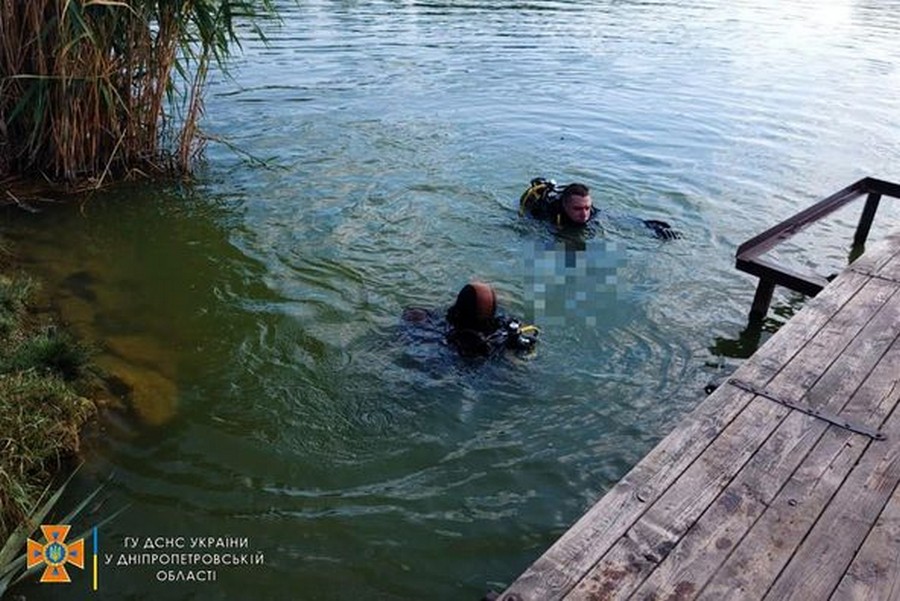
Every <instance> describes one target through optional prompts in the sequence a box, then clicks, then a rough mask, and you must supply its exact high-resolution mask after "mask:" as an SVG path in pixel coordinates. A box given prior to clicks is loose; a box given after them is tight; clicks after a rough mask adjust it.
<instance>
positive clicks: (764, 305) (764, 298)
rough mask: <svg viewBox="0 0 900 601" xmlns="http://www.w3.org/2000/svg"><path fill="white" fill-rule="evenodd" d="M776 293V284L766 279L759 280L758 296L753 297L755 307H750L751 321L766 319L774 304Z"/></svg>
mask: <svg viewBox="0 0 900 601" xmlns="http://www.w3.org/2000/svg"><path fill="white" fill-rule="evenodd" d="M774 292H775V282H773V281H772V280H769V279H765V278H759V284H758V285H757V286H756V294H755V295H754V296H753V305H751V306H750V321H751V322H752V321H755V320H759V321H762V320H763V319H765V317H766V314H767V313H768V312H769V305H770V304H772V293H774Z"/></svg>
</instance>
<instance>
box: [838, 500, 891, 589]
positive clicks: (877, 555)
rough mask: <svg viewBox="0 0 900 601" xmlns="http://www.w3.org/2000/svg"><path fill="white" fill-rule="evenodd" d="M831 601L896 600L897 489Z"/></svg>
mask: <svg viewBox="0 0 900 601" xmlns="http://www.w3.org/2000/svg"><path fill="white" fill-rule="evenodd" d="M831 599H832V600H834V601H839V600H840V601H844V600H853V601H874V600H878V601H898V600H900V487H898V488H895V489H894V494H893V495H891V500H890V501H889V502H888V504H887V506H886V507H885V508H884V511H883V512H882V514H881V517H879V518H878V522H877V523H876V524H875V527H874V528H873V529H872V531H871V532H869V536H868V537H867V538H866V541H865V542H864V543H863V546H862V548H861V549H860V550H859V554H857V556H856V558H855V559H854V560H853V563H852V564H850V568H849V569H848V570H847V573H846V574H845V575H844V578H843V579H842V580H841V582H840V584H839V585H838V587H837V589H835V591H834V594H833V595H832V596H831Z"/></svg>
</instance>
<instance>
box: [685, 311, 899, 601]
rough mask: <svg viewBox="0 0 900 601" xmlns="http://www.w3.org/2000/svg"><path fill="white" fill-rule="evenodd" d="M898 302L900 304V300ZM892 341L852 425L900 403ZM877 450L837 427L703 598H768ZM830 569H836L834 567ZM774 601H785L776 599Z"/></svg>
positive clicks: (862, 392)
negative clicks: (854, 472)
mask: <svg viewBox="0 0 900 601" xmlns="http://www.w3.org/2000/svg"><path fill="white" fill-rule="evenodd" d="M893 300H894V301H895V302H896V301H897V300H898V297H897V296H895V297H894V298H893ZM895 310H896V309H895V308H893V309H892V312H893V311H895ZM887 335H894V336H895V340H894V342H893V343H892V346H891V349H890V350H889V351H888V353H887V354H885V355H884V357H881V355H876V357H875V358H873V361H874V360H875V359H877V358H879V357H880V358H881V361H880V362H879V363H878V365H877V366H876V368H875V370H873V371H872V373H871V374H870V376H869V377H868V378H867V379H866V381H865V382H864V383H863V385H862V386H861V387H860V389H859V390H858V391H857V393H856V394H855V395H854V397H853V398H852V399H851V404H850V405H849V407H848V409H847V411H845V412H844V415H845V416H847V417H848V418H850V419H855V420H863V421H867V422H868V424H869V425H873V424H877V423H878V422H879V421H880V420H881V419H882V418H883V417H884V416H885V415H888V414H889V413H890V412H891V411H892V410H893V408H894V406H895V405H896V403H897V398H896V395H895V394H894V391H895V389H896V386H897V382H898V377H900V374H898V370H897V368H896V366H897V365H898V361H900V349H898V347H900V342H898V341H897V340H896V335H897V326H894V327H893V328H892V331H891V332H889V333H888V334H887ZM897 434H900V430H898V431H897V432H892V435H893V437H894V438H900V437H898V436H897ZM889 436H890V435H889ZM877 444H883V443H871V442H870V441H869V439H866V438H863V437H861V436H858V435H852V434H850V433H849V432H848V431H846V430H842V429H839V428H836V427H831V428H830V429H829V430H828V432H827V433H826V435H825V436H824V437H823V439H822V441H821V442H820V443H819V444H817V445H816V447H815V449H814V450H813V451H812V452H811V453H810V454H809V455H808V456H807V457H806V459H805V460H804V462H803V464H802V465H801V467H800V468H799V469H798V470H797V471H796V472H795V473H794V474H793V475H792V476H791V478H790V480H789V481H788V482H787V484H786V485H785V486H784V488H783V489H782V490H781V491H780V492H779V494H778V495H777V496H776V497H775V499H773V500H772V502H771V504H770V506H769V507H768V508H767V509H766V510H765V512H764V514H763V516H762V517H761V518H760V519H759V520H758V521H757V522H756V523H755V524H754V525H753V527H752V530H751V531H750V532H749V533H748V534H747V535H746V536H745V538H744V539H743V540H742V541H741V542H740V544H739V545H738V547H737V548H736V549H735V550H734V551H733V552H732V553H731V555H730V556H729V557H728V558H727V560H726V561H725V562H724V563H723V565H722V566H721V568H720V569H719V570H718V571H717V573H716V574H715V576H714V578H713V579H712V580H711V581H710V582H709V583H708V584H707V586H706V588H705V589H704V590H703V594H702V595H701V596H700V598H702V599H716V600H718V599H756V598H760V597H761V596H762V595H763V594H765V593H766V591H767V589H768V587H769V584H770V583H771V582H773V580H775V578H776V577H777V576H778V574H779V572H780V571H781V570H782V569H783V567H784V566H785V565H786V564H787V563H788V561H789V560H790V561H793V560H792V559H791V557H792V554H793V553H794V552H795V551H796V549H797V547H798V545H800V544H801V541H803V540H804V537H806V536H807V535H808V533H809V531H810V529H811V528H812V527H813V525H814V524H815V522H816V520H817V519H819V518H820V515H821V514H822V513H823V511H825V507H826V505H827V504H828V502H829V501H831V500H832V497H833V496H834V494H835V491H837V490H838V488H839V487H840V486H841V485H842V484H843V483H845V481H846V480H845V479H846V478H848V477H849V476H848V474H849V473H850V470H851V469H854V466H855V465H856V464H857V460H858V459H859V456H860V455H861V454H862V452H863V451H864V450H865V449H866V448H868V447H869V446H870V445H877ZM824 569H826V570H829V571H830V570H833V569H835V568H834V567H833V566H830V565H829V566H826V567H824ZM826 596H827V594H826V595H824V596H818V597H817V596H812V597H807V598H825V597H826ZM801 597H802V594H801ZM772 598H773V599H780V598H781V597H779V596H778V594H776V595H774V596H773V597H772Z"/></svg>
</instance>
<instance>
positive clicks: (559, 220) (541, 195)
mask: <svg viewBox="0 0 900 601" xmlns="http://www.w3.org/2000/svg"><path fill="white" fill-rule="evenodd" d="M519 212H520V213H525V212H527V213H528V214H530V215H531V216H532V217H536V218H538V219H545V220H547V221H550V222H551V223H554V224H556V225H557V226H560V227H587V226H589V224H590V223H591V222H592V221H593V220H595V219H596V217H597V214H598V213H599V211H598V210H597V208H596V207H595V206H594V204H593V201H592V199H591V190H590V188H588V187H587V186H586V185H584V184H581V183H572V184H569V185H567V186H564V187H563V188H558V187H557V186H556V183H555V182H554V181H553V180H546V179H544V178H540V177H537V178H534V179H533V180H531V185H530V186H529V187H528V189H527V190H526V191H525V192H524V193H523V194H522V197H521V198H520V199H519ZM640 221H641V223H643V225H644V226H645V227H647V228H649V229H650V230H651V231H652V232H653V235H654V236H656V237H657V238H659V239H661V240H674V239H676V238H681V237H682V236H681V233H680V232H678V231H675V230H673V229H672V226H671V225H669V224H668V223H666V222H665V221H659V220H657V219H641V220H640Z"/></svg>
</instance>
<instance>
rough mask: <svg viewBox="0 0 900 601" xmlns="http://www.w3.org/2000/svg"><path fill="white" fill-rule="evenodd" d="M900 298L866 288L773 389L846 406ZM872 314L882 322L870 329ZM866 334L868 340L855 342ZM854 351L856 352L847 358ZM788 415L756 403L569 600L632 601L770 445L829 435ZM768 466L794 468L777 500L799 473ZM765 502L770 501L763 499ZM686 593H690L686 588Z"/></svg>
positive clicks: (884, 289)
mask: <svg viewBox="0 0 900 601" xmlns="http://www.w3.org/2000/svg"><path fill="white" fill-rule="evenodd" d="M867 290H868V291H867ZM895 291H896V287H895V286H893V285H890V284H887V283H885V282H877V281H874V282H872V283H871V284H869V285H867V287H866V288H864V289H863V290H862V291H860V293H858V294H857V297H858V302H857V304H855V305H852V306H850V305H848V306H845V307H843V308H842V309H841V310H840V311H839V312H838V313H837V314H835V316H834V317H833V318H832V320H831V321H830V322H829V323H828V324H826V326H825V327H824V328H823V329H822V330H821V331H820V332H819V334H818V336H817V337H816V339H814V340H813V341H811V342H810V343H809V344H808V345H806V346H805V347H804V348H803V349H802V350H801V352H800V353H798V354H797V355H795V356H794V357H793V358H792V359H791V361H790V362H789V363H788V364H787V365H786V366H785V367H784V369H783V370H782V371H781V372H780V373H778V374H777V375H776V376H775V377H774V379H773V380H772V381H771V382H769V384H768V386H767V388H769V389H771V390H773V391H778V394H780V395H782V396H785V397H787V398H793V399H799V398H801V397H803V396H804V395H805V394H806V391H807V389H808V388H809V387H810V386H813V384H814V383H816V382H817V381H819V382H821V381H822V380H823V379H824V380H825V381H824V382H823V385H822V386H819V387H815V386H813V390H816V391H817V392H818V397H819V398H818V405H817V406H824V405H827V404H828V403H829V402H832V405H833V406H832V407H829V409H831V410H838V409H840V408H841V407H843V406H844V404H846V402H847V399H848V398H849V396H850V394H852V393H853V392H854V391H855V390H856V388H857V387H858V386H859V385H860V384H861V383H862V381H863V379H864V377H865V375H866V374H867V373H868V369H866V370H861V369H860V365H861V361H854V360H853V357H856V356H858V355H859V354H860V353H862V354H867V352H868V350H869V349H870V348H871V347H872V344H871V342H870V336H871V335H877V336H879V338H880V339H881V344H882V348H881V350H880V352H879V356H880V355H881V354H882V353H883V352H884V351H885V350H886V349H887V348H888V347H889V346H890V344H891V342H893V340H894V336H890V337H888V336H884V335H883V332H884V329H885V328H890V327H891V326H893V325H894V324H895V323H900V303H898V306H897V307H896V308H895V310H894V311H887V312H884V311H880V309H881V308H882V307H883V306H884V303H885V301H886V300H887V299H889V298H890V297H891V296H892V295H893V294H894V293H895ZM873 315H877V316H879V318H878V319H876V320H873V322H871V323H869V320H870V319H871V318H872V316H873ZM867 324H868V325H867ZM864 326H865V327H864ZM867 329H868V332H867ZM895 331H896V329H895ZM861 332H862V333H864V334H866V335H859V336H857V334H860V333H861ZM845 347H846V348H845ZM853 348H856V349H857V352H850V353H848V352H847V351H848V350H851V349H853ZM832 362H835V365H832V367H831V369H829V371H832V372H833V373H834V375H832V376H831V377H829V378H824V377H823V375H822V372H823V370H824V369H826V368H827V367H828V366H829V365H831V364H832ZM869 368H871V366H870V367H869ZM739 374H740V375H741V377H747V376H748V375H749V377H758V375H759V374H755V373H753V370H752V369H749V370H745V371H743V370H742V371H740V372H738V374H735V375H736V377H737V376H738V375H739ZM835 384H837V385H838V387H837V388H835V387H834V385H835ZM836 393H837V394H840V396H839V397H837V398H835V397H834V395H835V394H836ZM807 402H812V399H807ZM789 412H790V410H788V409H787V408H786V407H784V406H783V405H780V404H777V403H774V402H772V401H770V400H768V399H757V400H754V401H753V402H752V403H751V404H750V405H749V406H748V407H747V408H746V409H745V410H744V411H743V412H742V413H741V414H740V415H739V416H738V417H737V418H736V419H735V420H734V422H732V424H730V425H729V426H728V428H727V429H726V430H724V431H723V432H722V434H721V435H720V436H719V437H718V439H717V440H716V441H714V442H713V444H711V445H710V446H709V447H708V448H707V449H706V450H705V451H704V452H703V454H702V455H701V456H700V457H699V459H698V460H697V461H696V462H695V463H694V464H693V465H691V466H690V467H689V468H688V469H687V470H686V471H685V472H684V474H683V475H682V476H681V477H680V478H679V480H678V481H677V482H676V483H675V484H673V486H672V487H671V488H670V489H669V490H667V491H666V492H665V494H664V495H662V496H661V497H660V499H659V501H658V502H656V503H654V504H653V505H652V506H651V507H650V508H649V509H648V511H647V512H646V513H645V515H644V516H643V517H641V518H640V520H639V521H638V522H637V523H636V524H635V526H634V527H632V528H631V529H630V530H629V531H628V532H627V533H626V535H625V536H624V537H623V538H622V539H620V540H619V541H618V542H617V543H616V544H615V545H614V546H613V547H612V549H611V550H610V551H609V552H608V553H607V554H606V555H605V556H604V557H603V559H602V561H601V563H600V565H598V566H597V568H596V569H594V570H592V571H591V572H590V573H589V574H588V576H587V578H585V579H584V580H583V581H582V582H581V583H579V585H578V586H577V587H576V588H575V589H574V590H573V592H572V594H571V595H569V596H568V597H566V598H567V599H572V600H575V599H585V598H591V599H594V598H597V596H598V592H601V591H603V592H604V593H608V592H609V591H615V593H614V594H611V595H610V594H607V595H606V598H614V599H620V598H621V599H624V598H627V597H628V595H630V594H631V593H632V592H633V591H634V590H635V588H637V587H638V586H640V584H641V582H642V581H643V580H644V578H646V577H647V576H648V575H649V574H650V573H652V572H653V571H654V570H655V569H656V568H657V566H658V564H659V563H660V562H662V561H664V560H665V559H666V556H667V555H668V553H669V551H670V550H671V549H672V548H674V547H676V545H677V544H678V542H679V540H680V539H681V538H682V536H684V534H685V533H686V532H687V530H688V529H689V528H690V527H691V526H692V525H693V524H694V523H695V522H696V521H697V519H698V518H699V516H700V515H701V514H702V513H703V512H705V511H706V510H707V509H708V507H709V505H710V504H711V503H712V501H713V500H714V499H715V498H716V497H718V496H719V495H720V493H721V492H722V491H723V489H724V488H725V487H726V486H727V485H728V484H729V483H730V482H731V480H732V478H733V477H734V476H735V474H737V473H738V471H739V470H740V469H741V468H742V467H743V466H744V464H745V463H746V462H747V461H748V460H749V459H750V458H751V457H753V456H754V455H755V454H756V453H757V450H758V449H759V448H760V446H762V445H764V443H766V441H767V440H769V441H770V442H772V444H773V445H775V446H776V447H777V446H781V447H785V446H786V445H785V443H786V441H791V440H793V439H795V438H796V437H799V436H800V434H802V432H803V430H806V429H810V428H813V429H817V431H818V434H819V435H821V433H822V432H823V431H824V430H825V426H826V425H827V424H825V423H824V422H822V425H821V426H819V427H818V428H816V425H815V424H816V422H817V421H819V420H815V419H813V418H811V417H809V416H806V415H804V414H798V417H797V418H796V419H794V420H790V421H789V422H788V423H787V424H782V423H781V421H782V418H783V417H784V416H786V415H787V414H788V413H789ZM776 428H783V429H784V430H786V432H785V433H783V434H782V435H781V436H778V435H777V432H776V436H774V438H770V436H772V432H773V430H775V429H776ZM816 439H817V438H812V439H810V440H809V441H808V445H807V446H806V448H805V449H804V451H803V454H805V453H806V452H808V450H809V449H810V448H812V446H813V444H814V443H815V440H816ZM794 442H796V441H794ZM787 446H788V447H790V445H787ZM770 460H771V462H774V463H782V462H785V461H786V462H787V464H788V465H789V466H791V469H789V470H784V471H783V472H782V478H781V480H780V481H779V482H778V483H777V484H772V486H774V487H775V488H774V490H772V491H771V493H770V494H769V497H770V498H771V496H772V495H774V494H775V492H777V490H778V488H780V485H781V483H783V482H784V480H785V479H786V478H787V477H788V476H789V475H790V473H791V472H792V471H793V468H794V467H795V466H796V460H795V458H794V457H780V458H779V457H772V458H770ZM770 467H771V466H770ZM767 477H768V478H769V479H771V478H772V477H773V474H772V473H771V472H770V473H768V474H767ZM735 492H736V491H734V490H733V491H732V493H735ZM759 494H760V493H759V492H757V493H756V495H759ZM762 496H763V497H765V494H763V495H762ZM738 498H741V497H740V496H735V495H734V494H732V495H731V496H726V497H725V499H726V503H727V502H729V501H734V500H735V499H738ZM701 586H702V582H699V583H695V590H696V589H699V588H701ZM681 590H682V591H683V592H684V590H685V589H684V585H683V586H682V589H681ZM601 598H603V596H602V595H601Z"/></svg>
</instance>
